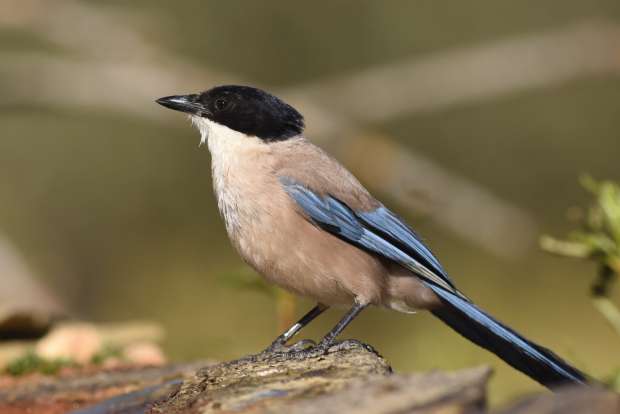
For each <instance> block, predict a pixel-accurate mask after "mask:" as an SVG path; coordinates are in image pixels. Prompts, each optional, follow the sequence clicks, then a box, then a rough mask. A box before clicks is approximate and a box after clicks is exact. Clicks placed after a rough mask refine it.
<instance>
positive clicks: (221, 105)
mask: <svg viewBox="0 0 620 414" xmlns="http://www.w3.org/2000/svg"><path fill="white" fill-rule="evenodd" d="M227 106H228V101H227V100H226V99H224V98H217V99H216V100H215V109H217V110H218V111H222V110H224V109H226V107H227Z"/></svg>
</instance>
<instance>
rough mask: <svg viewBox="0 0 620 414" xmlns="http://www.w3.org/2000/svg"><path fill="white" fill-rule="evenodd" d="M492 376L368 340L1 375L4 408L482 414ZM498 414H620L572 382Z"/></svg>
mask: <svg viewBox="0 0 620 414" xmlns="http://www.w3.org/2000/svg"><path fill="white" fill-rule="evenodd" d="M489 374H490V371H489V369H488V368H486V367H478V368H470V369H465V370H461V371H456V372H430V373H417V374H408V375H404V374H394V373H393V372H392V369H391V368H390V366H389V365H388V364H387V362H386V361H385V360H384V359H383V358H382V357H381V356H380V355H378V354H377V353H376V352H375V351H374V350H373V349H372V348H371V347H369V346H367V345H364V344H360V343H357V342H345V344H344V345H340V346H337V347H333V348H331V349H329V350H328V351H327V352H318V351H317V352H314V353H310V354H309V355H305V356H304V357H303V358H302V357H301V356H299V355H296V356H295V355H294V356H290V355H289V356H286V355H284V354H259V355H253V356H248V357H245V358H242V359H239V360H235V361H230V362H224V363H219V364H214V363H211V364H209V363H207V362H204V361H203V362H199V363H194V364H187V365H169V366H166V367H161V368H145V367H127V368H123V369H115V370H105V371H101V370H91V371H88V370H85V371H84V370H82V371H80V372H72V373H68V374H67V373H64V374H63V375H61V376H54V377H34V378H33V377H26V378H21V379H7V378H5V379H4V380H3V378H2V377H0V413H2V414H22V413H37V414H49V413H52V414H56V413H65V412H72V413H74V414H138V413H141V414H142V413H151V414H153V413H158V414H161V413H166V414H177V413H189V414H208V413H222V414H223V413H239V414H249V413H252V414H280V413H286V414H313V413H320V414H354V413H355V414H482V413H487V412H488V410H487V407H486V383H487V380H488V378H489ZM71 410H74V411H71ZM494 413H495V414H530V413H531V414H559V413H563V414H564V413H566V414H586V413H602V414H608V413H609V414H612V413H620V397H619V396H618V395H617V394H615V393H612V392H608V391H604V390H602V389H598V388H593V387H592V388H586V387H581V388H567V389H565V390H560V391H559V392H558V393H556V394H551V393H543V394H540V395H536V396H531V397H528V398H525V399H522V400H520V401H518V402H516V403H514V404H512V405H509V406H507V407H506V408H503V409H502V410H498V411H494Z"/></svg>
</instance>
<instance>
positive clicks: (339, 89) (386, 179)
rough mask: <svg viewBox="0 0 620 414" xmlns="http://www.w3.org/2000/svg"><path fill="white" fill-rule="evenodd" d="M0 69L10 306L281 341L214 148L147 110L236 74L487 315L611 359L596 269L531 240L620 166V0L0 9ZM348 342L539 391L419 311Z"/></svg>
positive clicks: (188, 336) (202, 351) (152, 0)
mask: <svg viewBox="0 0 620 414" xmlns="http://www.w3.org/2000/svg"><path fill="white" fill-rule="evenodd" d="M0 75H1V76H0V90H1V91H2V92H1V93H0V128H1V129H0V130H1V136H0V238H1V240H2V243H1V244H0V246H2V248H3V249H4V253H3V254H0V285H2V286H0V292H2V291H3V292H4V293H3V294H0V298H4V300H5V302H7V303H8V302H9V301H13V302H14V303H17V304H23V301H25V300H27V299H26V298H25V297H23V296H21V295H22V294H21V293H19V292H21V291H20V290H16V288H15V286H17V285H20V284H21V285H23V284H24V283H25V282H24V281H25V280H29V282H28V283H31V284H35V283H43V284H44V285H45V286H46V288H45V292H44V293H40V295H39V296H37V298H42V297H45V298H46V299H45V300H49V302H50V303H51V305H50V306H52V307H56V308H62V309H63V312H66V313H69V314H71V315H73V316H75V317H77V318H80V319H85V320H94V321H123V320H136V319H144V320H152V321H157V322H159V323H160V324H161V325H162V326H163V328H164V329H165V332H166V337H165V342H164V349H165V351H166V353H167V355H168V356H169V357H170V358H171V359H173V360H179V361H182V360H190V359H196V358H204V357H209V358H215V359H230V358H235V357H239V356H241V355H244V354H247V353H251V352H255V351H258V350H260V349H262V348H264V347H265V346H266V345H267V344H268V343H270V341H271V340H272V339H273V338H274V337H275V335H276V334H277V333H279V332H278V330H279V327H278V322H277V319H278V318H277V312H276V309H277V303H278V302H277V301H276V300H274V295H273V294H271V293H269V294H265V291H264V290H261V289H245V288H241V287H240V285H243V284H244V283H245V282H244V281H245V280H246V279H248V278H249V279H252V278H253V277H254V276H253V275H252V271H251V270H249V269H248V268H246V267H244V265H243V264H242V263H241V261H240V259H239V258H238V257H237V255H236V254H235V253H234V251H233V250H232V248H231V247H230V245H229V243H228V240H227V238H226V235H225V232H224V226H223V224H222V222H221V221H220V218H219V216H218V213H217V209H216V205H215V200H214V197H213V195H212V191H211V176H210V164H209V163H210V157H209V153H208V151H207V150H206V148H205V147H201V148H199V147H198V140H199V137H198V133H197V132H196V131H195V130H193V129H192V128H191V127H190V124H189V122H188V121H187V120H186V119H184V117H183V116H180V115H179V114H178V113H173V112H172V111H168V110H165V109H163V108H161V107H159V106H158V105H156V104H154V102H153V100H154V99H156V98H158V97H161V96H165V95H171V94H178V93H188V92H196V91H200V90H203V89H207V88H210V87H211V86H213V85H218V84H223V83H243V84H249V85H254V86H258V87H261V88H265V89H267V90H269V91H271V92H274V93H275V94H278V95H279V96H282V97H283V98H284V99H285V100H287V101H288V102H289V103H291V104H293V105H294V106H295V107H296V108H297V109H299V110H300V112H302V113H303V114H305V115H306V121H307V124H308V128H307V136H308V137H309V138H310V139H311V140H313V141H314V142H316V143H317V144H319V145H320V146H322V147H324V148H326V149H328V150H329V151H330V152H332V153H333V154H335V155H336V157H337V158H338V159H340V160H341V161H342V162H343V163H344V164H345V165H347V166H348V167H349V168H350V169H352V170H353V172H354V173H355V174H357V175H358V176H359V177H360V178H361V181H363V182H364V183H365V184H367V185H368V186H369V188H370V189H371V190H372V191H373V192H374V193H375V194H376V195H377V196H378V197H380V198H382V199H383V200H384V201H385V204H387V205H389V206H390V207H391V208H392V209H393V210H395V211H396V212H398V213H399V214H400V215H402V216H403V217H405V218H406V219H407V220H408V221H409V222H410V223H411V224H412V225H413V226H414V227H415V228H416V229H418V231H419V233H421V234H422V235H423V236H424V237H425V239H426V240H427V241H428V243H429V244H430V246H431V247H432V248H433V250H434V251H435V252H436V254H437V255H438V256H439V258H440V259H441V260H442V262H443V263H444V266H445V267H446V268H447V270H448V272H449V273H450V274H451V275H452V277H453V278H454V280H455V281H456V282H457V284H458V285H459V286H460V287H461V289H462V290H463V291H464V292H466V293H467V294H468V295H469V296H471V297H472V298H473V299H474V300H475V301H476V302H477V303H479V304H480V305H481V307H483V308H485V309H487V310H488V311H490V312H491V313H492V314H493V315H496V316H497V317H499V319H501V320H503V321H506V322H507V323H508V324H509V325H511V326H512V327H514V328H515V329H517V330H519V331H521V332H523V333H525V334H527V336H528V337H530V338H532V339H534V340H536V341H538V342H541V343H543V344H545V345H546V346H548V347H550V348H552V349H554V350H555V351H556V352H557V353H559V354H561V355H562V356H564V357H566V358H567V359H569V360H570V361H572V362H573V363H574V364H575V365H577V366H578V367H579V368H581V369H583V370H585V371H586V372H588V373H590V374H592V375H594V376H596V377H599V378H604V377H605V376H607V375H611V373H612V369H613V367H617V366H620V353H618V345H619V342H618V337H617V336H615V335H614V332H613V330H612V329H611V328H610V327H609V326H608V325H607V324H606V323H605V321H604V320H603V319H602V318H601V316H600V315H599V314H598V313H597V312H596V311H595V310H594V309H593V307H592V306H591V303H590V301H589V299H588V294H589V285H590V283H591V282H592V280H593V278H594V274H595V269H594V266H590V265H587V264H581V263H578V262H574V261H570V260H565V259H560V258H557V257H552V256H549V255H546V254H545V253H542V252H541V251H540V249H539V247H538V238H539V236H540V235H541V234H543V233H548V234H563V233H565V232H566V231H567V229H568V228H569V227H570V223H568V222H567V221H566V211H567V209H568V208H569V207H570V206H573V205H579V204H583V203H584V202H585V200H586V199H587V194H586V193H585V192H584V191H583V190H582V189H581V188H580V187H579V185H578V183H577V177H578V176H579V174H581V173H589V174H592V175H593V176H594V177H598V178H609V179H616V180H617V179H620V168H619V160H618V158H619V154H620V135H619V134H620V111H619V110H620V82H619V80H620V3H619V2H618V1H617V0H588V1H586V0H563V1H559V0H553V1H551V0H550V1H544V2H540V1H530V0H523V1H519V2H497V1H493V0H472V1H468V2H453V1H450V2H449V1H441V0H433V1H430V0H417V1H404V0H403V1H391V2H377V1H372V0H357V1H314V2H310V3H304V4H301V3H297V2H290V1H284V0H281V1H261V2H249V1H238V0H232V1H226V2H222V1H204V0H191V1H190V0H186V1H183V2H172V1H161V0H148V1H147V0H134V1H132V2H126V1H120V0H107V1H104V0H91V1H78V0H55V1H53V2H52V1H46V0H0ZM291 248H295V246H291ZM2 260H4V263H2ZM238 280H242V282H241V283H236V282H235V281H238ZM616 298H618V295H616ZM42 301H43V299H37V300H35V302H37V304H40V303H41V302H42ZM311 305H312V304H311V303H310V302H306V301H300V302H298V303H297V310H296V312H297V314H301V313H303V312H304V311H305V310H307V308H309V307H310V306H311ZM341 314H342V311H340V310H332V311H330V312H329V313H328V315H327V316H325V317H323V318H321V319H319V320H318V321H317V322H316V323H314V324H312V325H311V326H310V327H309V328H308V330H307V332H306V333H305V336H307V337H314V338H317V337H319V336H320V335H321V334H322V333H325V332H326V331H327V330H328V329H329V328H331V326H332V325H333V324H334V323H335V322H336V321H337V320H338V318H339V317H340V316H341ZM346 336H347V337H355V338H358V339H360V340H363V341H366V342H369V343H371V344H373V345H374V346H375V347H376V348H377V349H378V350H380V352H381V353H382V354H383V355H384V356H385V357H386V358H387V359H388V360H389V361H390V362H391V363H392V364H393V366H394V368H395V369H396V370H398V371H401V372H403V371H404V372H407V371H413V370H427V369H433V368H438V369H456V368H460V367H467V366H471V365H476V364H491V365H492V366H493V367H494V368H495V369H496V374H495V376H494V378H493V380H492V382H491V400H492V402H495V403H497V402H502V401H505V400H506V399H507V398H510V397H512V396H514V395H516V394H521V393H524V392H530V391H534V390H539V387H538V386H537V385H536V384H534V383H533V382H532V381H530V380H529V379H527V378H526V377H525V376H523V375H521V374H519V373H517V372H516V371H513V370H512V369H510V368H508V367H507V366H506V365H504V364H503V363H501V361H499V360H498V359H497V358H495V357H494V356H492V355H491V354H489V353H487V352H485V351H483V350H481V349H479V348H477V347H475V346H474V345H472V344H470V343H468V342H467V341H465V340H463V339H461V338H460V337H459V336H458V335H457V334H455V333H453V332H452V331H451V330H450V329H448V328H446V327H444V326H443V325H442V324H441V323H440V322H438V321H436V320H434V319H433V318H432V317H431V316H429V315H426V314H418V315H414V316H411V315H402V314H397V313H394V312H389V311H383V310H379V309H373V310H370V311H368V312H366V313H365V314H363V315H362V316H361V317H360V318H359V319H358V320H357V321H356V322H355V323H354V324H353V325H352V326H351V327H350V328H349V329H348V330H347V331H346Z"/></svg>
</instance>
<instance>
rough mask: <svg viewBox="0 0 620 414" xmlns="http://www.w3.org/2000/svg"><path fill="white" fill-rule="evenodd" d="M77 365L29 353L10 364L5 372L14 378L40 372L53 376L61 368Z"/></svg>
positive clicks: (68, 361) (64, 360)
mask: <svg viewBox="0 0 620 414" xmlns="http://www.w3.org/2000/svg"><path fill="white" fill-rule="evenodd" d="M74 365H75V364H74V363H73V362H72V361H70V360H68V359H54V360H48V359H44V358H41V357H40V356H38V355H36V354H35V353H34V352H28V353H26V354H25V355H24V356H22V357H19V358H17V359H15V360H14V361H12V362H10V363H9V364H8V365H7V366H6V368H5V370H6V372H7V373H8V374H10V375H13V376H20V375H25V374H30V373H33V372H39V373H42V374H46V375H53V374H55V373H57V372H58V371H59V370H60V369H61V368H64V367H70V366H74Z"/></svg>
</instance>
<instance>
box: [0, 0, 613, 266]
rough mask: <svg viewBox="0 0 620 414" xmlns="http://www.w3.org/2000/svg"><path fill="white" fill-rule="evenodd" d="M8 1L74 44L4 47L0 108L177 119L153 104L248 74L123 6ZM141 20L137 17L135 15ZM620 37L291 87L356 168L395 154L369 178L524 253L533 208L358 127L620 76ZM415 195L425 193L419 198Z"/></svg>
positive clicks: (578, 30) (495, 247) (414, 63)
mask: <svg viewBox="0 0 620 414" xmlns="http://www.w3.org/2000/svg"><path fill="white" fill-rule="evenodd" d="M0 7H2V8H3V10H2V12H1V13H0V15H1V16H2V17H0V23H3V24H11V25H13V26H18V27H20V28H22V29H26V30H31V31H33V32H34V33H38V34H39V35H41V36H44V37H45V38H46V39H48V40H51V41H53V42H56V43H57V44H59V45H60V46H61V47H62V48H63V49H67V51H68V52H72V53H66V54H63V55H62V56H53V55H50V54H44V53H27V54H24V53H16V52H7V53H0V58H1V59H2V61H3V65H2V66H1V67H0V74H1V75H2V77H1V79H4V80H3V81H0V82H1V83H2V84H3V89H4V93H3V95H2V97H0V105H4V106H7V105H10V106H19V105H24V104H27V105H32V103H38V104H41V105H54V106H57V105H68V106H73V107H79V108H92V109H97V110H100V109H102V108H105V109H108V110H113V111H118V112H122V113H124V114H133V115H135V116H140V117H148V118H150V119H153V120H157V121H160V120H171V119H177V118H178V117H174V118H173V115H174V114H171V113H166V112H162V111H160V110H158V109H157V107H156V106H155V105H147V104H145V102H148V101H151V100H153V99H154V98H157V97H158V96H159V95H161V94H166V93H175V92H179V91H192V90H195V89H196V88H197V86H198V85H199V86H203V85H209V84H215V83H229V82H240V80H239V79H235V78H234V77H231V76H225V75H223V74H220V73H216V72H213V71H209V70H208V69H206V68H203V67H199V66H197V65H194V64H190V63H188V62H185V61H183V59H182V58H179V57H178V56H173V55H171V54H170V52H168V51H167V50H164V49H162V48H160V47H158V46H157V45H155V44H154V43H152V42H148V41H146V40H145V39H144V38H143V37H142V36H141V35H140V32H139V30H137V29H135V24H132V25H130V24H128V23H127V22H128V16H127V15H126V11H125V10H124V9H120V8H114V7H107V6H102V5H100V4H92V3H91V4H88V3H81V2H76V1H73V0H64V1H57V2H54V4H53V6H52V5H50V4H49V3H47V2H45V1H42V0H19V1H18V0H11V1H6V2H4V3H3V5H2V6H0ZM130 17H131V18H132V19H134V17H136V16H130ZM143 19H145V17H144V16H143V15H141V16H139V18H138V22H141V21H142V20H143ZM76 22H79V24H78V23H76ZM132 22H133V20H132ZM619 42H620V29H619V28H618V27H617V26H616V25H613V24H611V23H605V22H598V23H597V22H590V23H584V24H580V25H576V26H572V27H568V28H564V29H562V30H557V31H551V32H547V33H542V34H536V35H526V36H520V37H517V38H513V39H507V40H503V41H498V42H494V43H492V44H487V45H482V46H478V47H469V48H464V49H458V50H453V51H446V52H442V53H437V54H434V55H432V56H430V57H422V58H416V59H413V60H406V61H404V62H396V63H390V64H386V65H382V66H379V67H375V68H370V69H365V70H362V71H360V72H357V73H350V74H347V75H346V76H342V77H338V78H334V79H331V80H323V81H317V82H312V83H310V84H307V85H301V86H298V87H294V88H292V89H288V90H285V91H282V93H283V95H284V96H285V97H287V99H288V100H290V101H291V102H293V103H294V104H296V105H298V106H299V107H302V108H303V110H304V113H305V114H306V118H307V119H308V125H309V128H308V134H309V136H312V137H316V138H318V139H320V140H323V141H324V142H325V145H327V146H329V147H330V148H331V149H332V150H333V151H335V152H336V153H337V156H338V157H340V158H344V159H345V162H347V163H349V165H350V166H351V165H352V168H353V169H354V170H355V172H356V173H359V171H368V168H366V167H364V166H362V165H360V164H359V160H355V159H353V157H349V156H348V154H350V152H351V149H352V148H354V147H357V146H358V145H360V141H359V138H360V137H363V141H364V143H365V147H364V148H366V149H376V148H381V149H383V150H384V151H385V153H386V154H392V155H390V156H389V157H390V158H389V159H390V162H386V163H383V164H382V167H383V171H381V174H380V176H381V180H379V179H377V178H373V177H376V176H377V172H378V171H377V170H375V171H373V173H372V174H370V173H366V174H363V173H362V174H360V175H362V178H363V180H364V181H367V182H369V183H370V185H371V187H372V188H373V189H374V190H379V191H383V192H387V193H389V195H390V196H392V198H394V199H396V200H397V201H399V202H400V203H402V204H403V206H404V207H407V208H413V209H416V210H418V211H423V212H425V213H426V214H429V215H430V216H432V217H433V218H434V219H436V221H437V223H439V224H440V225H442V226H444V227H446V228H447V229H449V230H450V231H452V232H455V233H456V234H458V235H460V236H461V237H463V238H465V239H466V240H468V241H470V242H473V243H476V244H477V245H478V246H481V247H483V248H485V249H487V250H489V251H491V252H493V253H495V254H499V255H503V256H518V255H520V254H521V253H523V252H524V251H525V250H527V249H528V248H529V247H530V246H531V245H532V241H533V240H534V238H535V236H534V235H535V234H536V232H537V231H536V225H535V223H534V221H533V220H532V218H531V217H530V216H529V215H528V214H527V213H526V212H524V211H523V210H521V209H519V208H517V207H515V206H514V205H511V204H510V203H508V202H506V201H504V200H501V199H500V198H499V197H497V196H495V195H493V194H492V193H491V192H489V191H488V190H486V189H484V188H483V187H481V186H480V185H478V184H476V183H474V182H471V181H468V180H465V179H463V178H461V177H458V176H456V175H455V174H453V173H451V172H450V171H448V170H447V169H445V168H443V167H442V166H439V165H437V164H436V163H434V162H433V161H431V160H430V159H428V158H426V157H424V156H422V155H420V154H417V153H415V152H414V151H413V150H412V149H410V148H408V147H407V148H405V147H403V146H401V145H399V144H397V143H395V142H393V141H392V140H390V139H389V137H387V136H381V137H380V138H378V139H377V138H376V134H372V133H368V130H367V128H364V129H362V128H359V127H358V126H357V125H356V124H357V122H359V121H363V122H367V121H384V120H388V119H391V118H394V117H396V116H402V115H404V114H411V113H415V112H426V111H436V110H441V109H443V108H446V107H449V106H451V105H455V104H464V103H467V102H477V101H479V100H481V99H490V98H495V97H498V96H501V95H503V94H509V93H514V92H516V91H519V90H523V89H531V88H539V87H543V86H549V85H554V84H558V83H561V82H566V81H568V80H571V79H578V78H581V77H585V76H596V75H601V74H606V73H611V72H615V73H617V72H618V71H619V70H620V59H618V58H617V56H618V52H619V51H620V46H619ZM93 45H97V47H93ZM76 52H77V53H76ZM24 85H28V87H27V88H25V87H24ZM33 91H36V93H33ZM369 108H372V110H369ZM336 136H337V137H338V139H327V138H333V137H336ZM353 139H355V143H352V140H353ZM412 194H422V195H423V196H425V195H428V198H427V199H426V200H424V199H423V202H420V197H413V196H412ZM425 202H426V203H427V205H426V206H424V203H425ZM434 203H436V204H434ZM455 204H458V208H456V207H454V206H453V205H455ZM482 211H484V214H481V212H482ZM506 234H510V235H511V237H510V240H507V239H506V237H505V235H506Z"/></svg>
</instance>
